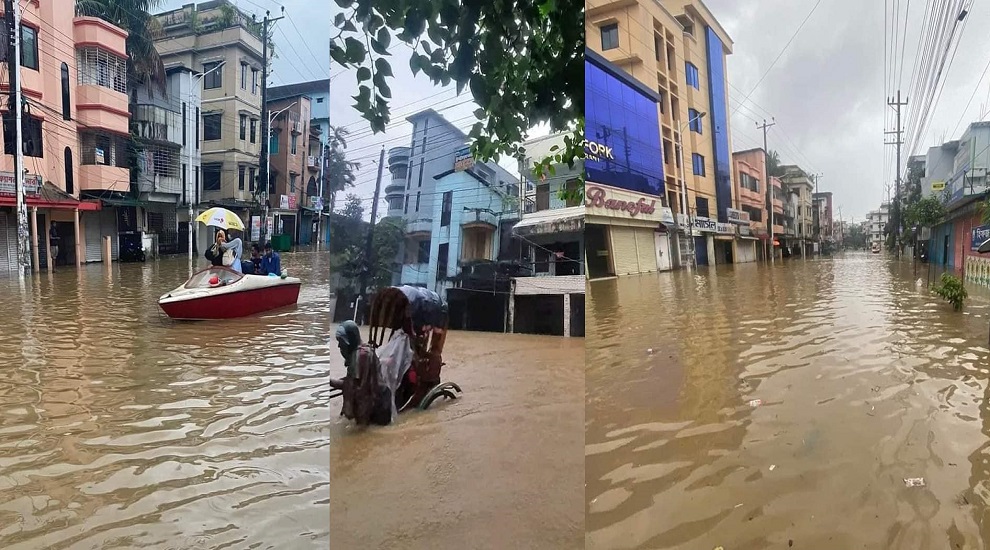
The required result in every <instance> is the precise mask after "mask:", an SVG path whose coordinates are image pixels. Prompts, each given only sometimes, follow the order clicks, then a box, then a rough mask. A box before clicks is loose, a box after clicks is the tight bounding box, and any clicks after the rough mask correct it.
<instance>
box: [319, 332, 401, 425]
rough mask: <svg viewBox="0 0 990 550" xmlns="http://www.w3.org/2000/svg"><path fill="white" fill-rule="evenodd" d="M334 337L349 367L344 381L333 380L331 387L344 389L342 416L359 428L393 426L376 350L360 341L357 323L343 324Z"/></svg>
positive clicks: (386, 390) (387, 394)
mask: <svg viewBox="0 0 990 550" xmlns="http://www.w3.org/2000/svg"><path fill="white" fill-rule="evenodd" d="M335 337H336V340H337V348H338V349H339V350H340V354H341V355H342V356H343V357H344V366H345V367H346V368H347V374H346V376H344V378H343V379H342V380H336V379H333V378H331V379H330V387H331V388H335V389H340V390H343V398H344V403H343V406H342V407H341V410H340V414H342V415H344V416H345V417H347V418H348V419H350V420H354V421H355V422H356V423H357V424H358V425H360V426H365V425H368V424H370V423H372V422H374V423H375V424H379V425H382V426H385V425H387V424H389V423H391V421H392V408H391V404H390V402H389V399H390V398H391V396H390V395H391V394H390V393H389V390H388V388H387V387H386V386H385V384H384V383H383V382H382V380H381V363H380V362H379V361H378V355H376V354H375V349H374V348H373V347H371V346H369V345H367V344H364V343H362V342H361V331H360V329H358V326H357V324H356V323H354V321H344V322H343V323H341V324H340V326H338V327H337V332H336V334H335Z"/></svg>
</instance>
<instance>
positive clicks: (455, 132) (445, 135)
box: [385, 109, 518, 288]
mask: <svg viewBox="0 0 990 550" xmlns="http://www.w3.org/2000/svg"><path fill="white" fill-rule="evenodd" d="M406 120H408V121H409V122H410V123H411V124H412V126H413V131H412V143H411V145H410V147H393V148H392V149H389V151H388V154H387V162H388V169H389V172H390V174H391V180H390V181H389V184H388V185H387V186H386V187H385V200H386V201H387V203H388V211H387V214H388V215H389V216H394V217H400V218H402V219H403V220H405V224H406V238H405V240H404V242H403V246H402V252H400V257H401V258H402V260H403V264H404V265H403V268H402V273H401V274H398V276H397V277H396V279H397V280H396V283H398V282H399V280H401V281H403V282H415V281H419V279H420V278H422V284H426V285H428V286H429V287H430V288H432V286H433V284H432V283H433V282H435V279H429V278H428V276H427V275H426V272H427V269H428V266H429V264H430V258H431V257H433V258H435V255H436V253H437V252H438V245H437V243H435V242H434V241H433V240H432V237H433V228H434V225H435V223H436V222H437V221H438V220H436V219H434V215H435V213H436V212H438V211H439V210H437V207H438V205H440V198H441V195H442V194H441V193H439V192H438V190H437V185H438V184H439V183H438V182H439V180H438V179H437V176H440V175H441V174H447V173H448V172H450V171H451V170H457V171H460V169H461V168H464V170H467V171H470V172H471V173H472V174H473V175H475V176H477V177H478V178H480V179H481V180H482V181H484V182H486V184H487V185H491V186H492V187H495V188H498V189H501V190H502V192H503V193H505V194H507V195H509V196H516V195H517V194H518V190H517V189H518V179H517V178H516V177H514V176H512V175H511V174H509V173H508V172H507V171H506V170H505V169H504V168H502V167H501V166H499V165H497V164H495V163H491V162H487V163H485V162H478V163H475V162H474V160H473V159H472V158H471V155H470V152H469V151H468V150H467V144H468V137H467V134H465V133H464V132H463V131H461V129H460V128H458V127H456V126H454V125H453V124H451V123H450V122H449V121H447V119H445V118H444V117H443V116H442V115H440V113H437V112H436V111H434V110H433V109H427V110H425V111H421V112H419V113H416V114H413V115H411V116H409V117H408V118H407V119H406ZM455 207H456V208H460V205H455Z"/></svg>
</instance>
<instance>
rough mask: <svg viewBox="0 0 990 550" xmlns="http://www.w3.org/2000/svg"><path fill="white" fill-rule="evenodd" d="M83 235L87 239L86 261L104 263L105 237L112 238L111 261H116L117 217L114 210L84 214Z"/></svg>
mask: <svg viewBox="0 0 990 550" xmlns="http://www.w3.org/2000/svg"><path fill="white" fill-rule="evenodd" d="M82 224H83V234H84V235H85V237H86V261H87V262H101V261H103V237H106V236H108V235H109V236H110V248H111V252H110V259H111V260H114V261H116V260H117V257H118V252H119V251H118V248H117V241H118V239H117V215H116V212H115V211H114V210H100V211H99V212H83V213H82Z"/></svg>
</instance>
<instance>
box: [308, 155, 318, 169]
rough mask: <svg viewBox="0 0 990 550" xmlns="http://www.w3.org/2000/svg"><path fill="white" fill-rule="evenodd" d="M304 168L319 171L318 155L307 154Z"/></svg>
mask: <svg viewBox="0 0 990 550" xmlns="http://www.w3.org/2000/svg"><path fill="white" fill-rule="evenodd" d="M306 168H307V169H308V170H309V171H311V172H319V171H320V157H318V156H314V155H309V156H307V157H306Z"/></svg>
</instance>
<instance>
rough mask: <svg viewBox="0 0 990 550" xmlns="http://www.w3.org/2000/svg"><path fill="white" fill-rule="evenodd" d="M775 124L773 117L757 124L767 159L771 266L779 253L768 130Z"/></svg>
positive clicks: (765, 161)
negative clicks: (775, 237) (775, 228)
mask: <svg viewBox="0 0 990 550" xmlns="http://www.w3.org/2000/svg"><path fill="white" fill-rule="evenodd" d="M775 124H777V123H776V122H775V121H774V118H773V117H771V118H770V122H767V119H763V124H762V125H761V124H759V123H757V124H756V127H757V128H760V129H761V130H763V157H764V159H765V160H764V163H763V171H764V172H765V173H764V177H765V179H766V182H765V185H766V187H767V193H766V195H767V212H768V214H769V215H768V216H767V222H768V223H767V232H768V233H769V234H770V263H771V264H772V263H775V260H776V256H777V251H776V250H774V246H773V186H772V185H770V149H767V130H768V129H769V128H770V127H771V126H773V125H775Z"/></svg>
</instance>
